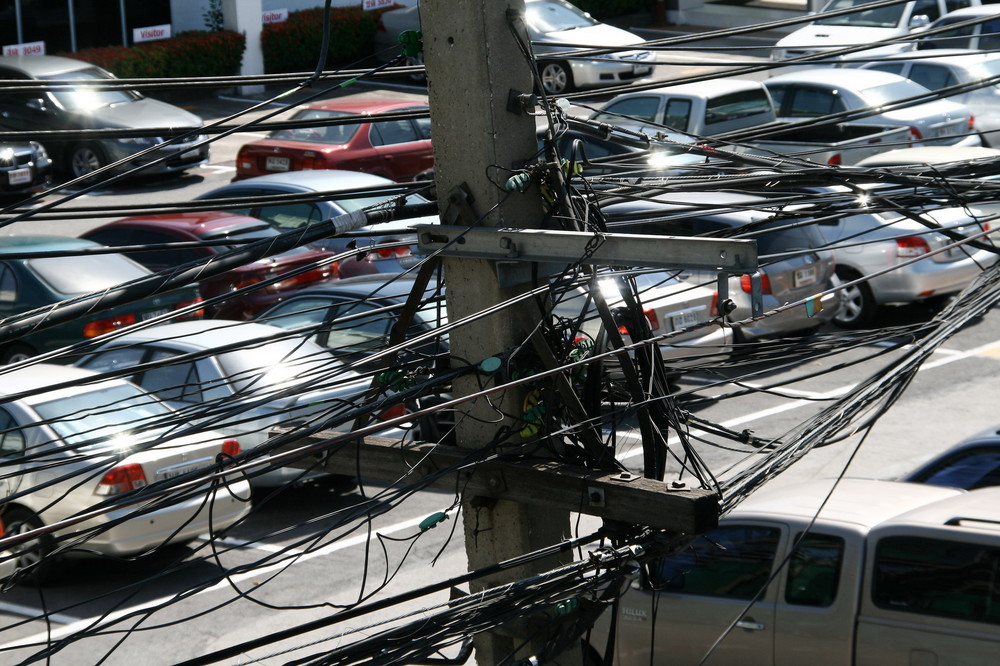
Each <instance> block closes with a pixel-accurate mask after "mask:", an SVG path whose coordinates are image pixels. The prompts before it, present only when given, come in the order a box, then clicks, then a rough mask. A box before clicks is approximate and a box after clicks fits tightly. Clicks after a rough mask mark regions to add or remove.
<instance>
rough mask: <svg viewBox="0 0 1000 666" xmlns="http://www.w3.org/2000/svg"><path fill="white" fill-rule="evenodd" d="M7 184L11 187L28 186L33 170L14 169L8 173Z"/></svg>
mask: <svg viewBox="0 0 1000 666" xmlns="http://www.w3.org/2000/svg"><path fill="white" fill-rule="evenodd" d="M7 182H9V183H10V184H11V185H27V184H28V183H30V182H31V169H27V168H25V169H12V170H11V171H8V172H7Z"/></svg>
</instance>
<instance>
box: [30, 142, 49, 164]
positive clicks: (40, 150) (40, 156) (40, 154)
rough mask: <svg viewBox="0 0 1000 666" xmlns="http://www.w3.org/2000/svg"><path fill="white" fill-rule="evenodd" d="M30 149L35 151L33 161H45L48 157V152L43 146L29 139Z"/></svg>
mask: <svg viewBox="0 0 1000 666" xmlns="http://www.w3.org/2000/svg"><path fill="white" fill-rule="evenodd" d="M30 143H31V149H32V150H34V151H35V161H36V162H47V161H48V159H49V153H48V151H47V150H45V146H43V145H42V144H40V143H38V142H37V141H31V142H30Z"/></svg>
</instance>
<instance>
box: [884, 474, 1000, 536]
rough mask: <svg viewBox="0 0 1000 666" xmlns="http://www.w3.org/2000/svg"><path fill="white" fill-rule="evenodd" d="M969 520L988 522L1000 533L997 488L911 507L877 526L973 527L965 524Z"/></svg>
mask: <svg viewBox="0 0 1000 666" xmlns="http://www.w3.org/2000/svg"><path fill="white" fill-rule="evenodd" d="M970 522H973V523H980V524H981V525H982V526H983V527H985V526H986V525H990V526H991V531H992V532H994V533H995V534H997V535H998V536H1000V488H998V487H995V486H994V487H990V488H979V489H977V490H970V491H968V492H963V493H959V494H957V495H954V496H952V497H947V498H943V499H941V500H939V501H937V502H933V503H931V504H927V505H925V506H921V507H915V508H913V509H911V510H909V511H907V512H905V513H901V514H899V515H897V516H894V517H892V518H891V519H887V520H886V521H885V522H884V523H883V524H882V525H881V527H889V526H891V525H895V524H897V523H906V524H913V523H921V524H924V525H932V526H944V525H953V526H961V527H963V528H967V527H974V525H969V523H970Z"/></svg>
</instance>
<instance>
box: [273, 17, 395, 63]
mask: <svg viewBox="0 0 1000 666" xmlns="http://www.w3.org/2000/svg"><path fill="white" fill-rule="evenodd" d="M382 11H384V10H382ZM382 11H365V10H363V9H361V7H334V8H331V10H330V44H329V48H328V51H327V58H326V63H325V65H324V69H329V68H333V67H336V66H339V65H346V64H349V63H353V62H356V61H358V60H361V59H363V58H366V57H368V56H370V55H371V54H372V52H373V51H374V49H375V31H376V30H377V28H378V19H379V16H381V14H382ZM322 33H323V9H303V10H300V11H296V12H289V13H288V20H286V21H284V22H282V23H269V24H267V25H265V26H264V31H263V33H261V49H262V50H263V52H264V71H265V72H266V73H268V74H273V73H277V72H303V71H312V70H314V69H316V61H317V59H318V58H319V54H320V50H321V48H322V43H323V38H322Z"/></svg>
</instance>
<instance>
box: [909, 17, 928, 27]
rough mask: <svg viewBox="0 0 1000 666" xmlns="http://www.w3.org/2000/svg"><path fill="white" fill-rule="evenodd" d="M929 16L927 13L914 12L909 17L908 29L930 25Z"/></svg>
mask: <svg viewBox="0 0 1000 666" xmlns="http://www.w3.org/2000/svg"><path fill="white" fill-rule="evenodd" d="M930 22H931V17H930V16H928V15H927V14H916V15H914V16H911V17H910V30H913V29H915V28H923V27H926V26H928V25H930Z"/></svg>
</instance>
